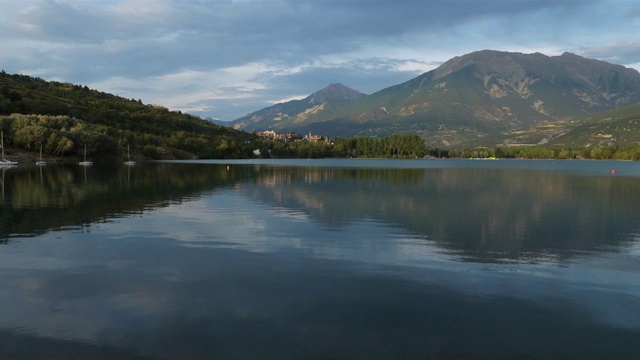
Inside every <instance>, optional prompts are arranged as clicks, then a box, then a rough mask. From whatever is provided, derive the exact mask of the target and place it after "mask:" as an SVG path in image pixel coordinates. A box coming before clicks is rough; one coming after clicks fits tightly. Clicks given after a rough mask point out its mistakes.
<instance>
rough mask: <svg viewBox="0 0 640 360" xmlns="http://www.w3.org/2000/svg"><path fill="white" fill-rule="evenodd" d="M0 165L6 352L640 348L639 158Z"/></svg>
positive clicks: (323, 354)
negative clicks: (618, 160) (612, 160)
mask: <svg viewBox="0 0 640 360" xmlns="http://www.w3.org/2000/svg"><path fill="white" fill-rule="evenodd" d="M613 166H615V167H616V169H617V171H616V174H615V175H613V174H612V173H611V172H610V169H611V167H613ZM2 170H3V171H2V197H1V198H0V206H1V209H2V215H1V218H0V221H1V223H0V224H1V225H2V227H1V228H0V241H2V245H0V274H1V275H2V276H0V305H2V307H3V309H5V312H4V313H3V316H2V317H0V335H2V337H3V339H5V340H4V341H3V342H0V358H10V359H32V358H49V359H86V358H91V359H108V358H118V359H198V358H234V359H237V358H349V359H355V358H362V359H365V358H366V359H371V358H383V359H391V358H420V359H458V358H475V359H494V358H502V359H515V358H523V359H524V358H527V359H533V358H563V359H589V358H592V359H600V358H638V357H639V356H640V285H639V284H640V283H639V282H638V281H637V279H638V275H640V223H638V221H637V218H638V214H640V203H638V201H637V199H638V198H640V181H639V180H640V170H638V164H636V163H605V162H521V161H504V162H503V161H497V162H471V161H444V162H441V161H412V162H404V161H351V162H350V161H338V160H319V161H274V160H272V161H255V160H252V161H229V162H225V161H202V162H175V163H172V162H167V163H142V164H137V165H136V166H134V167H124V166H112V167H109V166H94V167H91V168H80V167H78V166H66V165H49V166H46V167H39V168H37V167H17V168H10V169H2Z"/></svg>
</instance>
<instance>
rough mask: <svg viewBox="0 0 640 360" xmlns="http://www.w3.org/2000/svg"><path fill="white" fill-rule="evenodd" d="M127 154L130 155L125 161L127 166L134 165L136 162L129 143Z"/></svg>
mask: <svg viewBox="0 0 640 360" xmlns="http://www.w3.org/2000/svg"><path fill="white" fill-rule="evenodd" d="M127 156H128V157H129V160H128V161H125V162H124V164H125V165H127V166H134V165H135V164H136V162H135V160H131V153H130V152H129V145H127Z"/></svg>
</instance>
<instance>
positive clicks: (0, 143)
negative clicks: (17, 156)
mask: <svg viewBox="0 0 640 360" xmlns="http://www.w3.org/2000/svg"><path fill="white" fill-rule="evenodd" d="M0 148H2V159H0V166H16V165H18V163H17V162H15V161H11V160H6V159H5V158H4V132H0Z"/></svg>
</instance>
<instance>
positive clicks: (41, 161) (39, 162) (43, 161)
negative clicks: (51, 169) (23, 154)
mask: <svg viewBox="0 0 640 360" xmlns="http://www.w3.org/2000/svg"><path fill="white" fill-rule="evenodd" d="M36 165H38V166H45V165H47V161H46V160H42V144H40V160H38V161H36Z"/></svg>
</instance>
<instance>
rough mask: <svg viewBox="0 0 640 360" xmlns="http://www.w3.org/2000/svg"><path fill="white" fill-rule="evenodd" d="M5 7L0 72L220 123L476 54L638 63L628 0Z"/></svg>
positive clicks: (374, 86) (370, 88) (51, 0)
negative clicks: (332, 88) (336, 85)
mask: <svg viewBox="0 0 640 360" xmlns="http://www.w3.org/2000/svg"><path fill="white" fill-rule="evenodd" d="M2 6H3V11H2V13H1V14H0V46H2V48H3V49H4V51H3V52H2V53H0V67H2V68H3V69H4V70H6V71H7V72H11V73H15V72H20V73H25V74H29V75H34V76H40V77H43V78H45V79H51V80H54V79H55V80H59V81H67V82H71V83H79V84H86V85H88V86H91V87H95V88H97V89H98V90H101V91H107V92H114V93H115V94H117V95H121V96H124V97H127V98H136V99H142V100H143V101H145V102H150V103H156V104H163V105H165V106H167V107H169V108H171V109H180V110H182V111H189V112H193V113H195V114H197V115H202V116H212V117H217V118H222V119H225V120H232V119H235V118H237V117H240V116H243V115H245V114H246V113H249V112H251V111H255V110H258V109H260V108H261V107H264V106H268V105H270V104H273V102H274V101H277V100H278V99H290V98H294V97H299V96H301V94H307V95H308V94H311V93H312V92H314V91H317V90H319V89H321V88H323V87H324V86H326V85H327V84H329V83H331V82H340V83H343V84H345V85H347V86H350V87H352V88H354V89H356V90H359V91H362V92H365V93H372V92H375V91H377V90H380V89H382V88H385V87H388V86H392V85H395V84H397V83H400V82H403V81H407V80H409V79H411V78H412V77H415V76H417V75H419V74H420V73H422V72H425V71H429V70H431V69H433V68H435V67H436V66H438V65H439V64H441V63H442V62H444V61H446V60H448V59H449V58H451V57H453V56H459V55H463V54H465V53H469V52H472V51H476V50H482V49H496V50H503V51H519V52H526V53H531V52H542V53H545V54H547V55H556V54H560V53H562V52H564V51H572V52H576V53H578V54H581V55H583V56H587V57H596V58H599V59H603V60H607V61H614V62H618V61H619V62H620V63H622V64H624V65H633V64H637V63H639V62H640V60H639V58H638V50H637V49H638V41H640V34H639V31H638V30H637V29H640V23H639V22H640V16H639V15H638V14H640V4H636V3H635V2H621V1H545V0H532V1H528V0H518V1H506V0H505V1H492V0H486V1H481V0H473V1H462V0H454V1H438V0H433V1H393V2H387V1H374V0H366V1H365V0H352V1H331V0H330V1H298V0H273V1H270V0H265V1H251V0H246V1H244V0H243V1H196V0H192V1H180V0H164V1H151V0H110V1H99V2H98V1H71V0H68V1H67V0H64V1H63V0H58V1H56V0H48V1H39V0H38V1H36V0H34V1H3V3H2ZM602 14H607V15H606V16H603V15H602ZM628 45H630V46H631V47H630V48H629V47H625V46H628Z"/></svg>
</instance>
